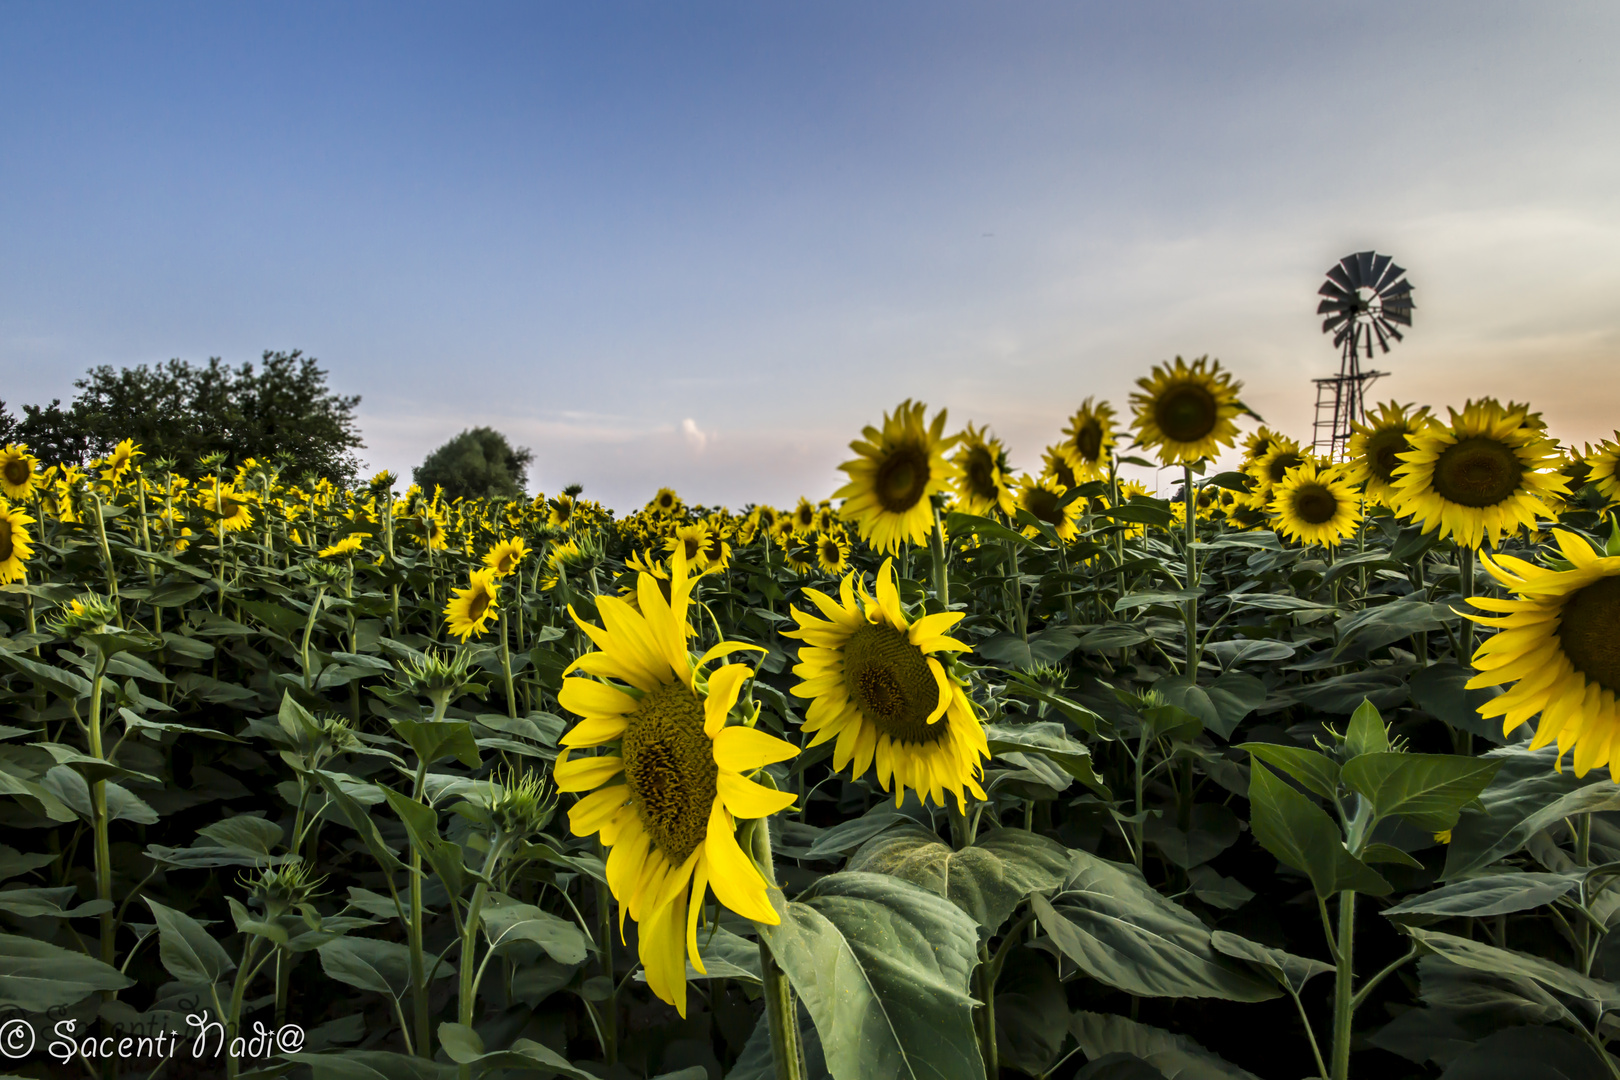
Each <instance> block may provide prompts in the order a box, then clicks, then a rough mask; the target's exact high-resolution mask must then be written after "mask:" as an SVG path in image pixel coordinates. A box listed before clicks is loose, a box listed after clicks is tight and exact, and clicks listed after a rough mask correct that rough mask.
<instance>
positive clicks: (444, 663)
mask: <svg viewBox="0 0 1620 1080" xmlns="http://www.w3.org/2000/svg"><path fill="white" fill-rule="evenodd" d="M471 664H472V653H470V652H467V651H465V650H458V651H456V652H451V653H443V652H438V651H432V652H426V653H423V654H422V659H421V660H417V661H411V660H405V661H402V662H401V663H400V664H399V672H398V674H396V675H395V676H394V682H395V683H396V684H398V686H399V688H400V689H401V690H404V691H406V692H408V693H412V694H420V695H421V696H423V697H426V698H430V699H433V700H435V701H436V700H438V698H439V696H440V695H443V696H445V697H449V696H450V695H453V694H455V693H456V692H457V691H459V690H460V689H461V688H462V687H464V686H466V685H467V684H468V683H470V682H472V680H473V675H472V672H471V670H470V667H471Z"/></svg>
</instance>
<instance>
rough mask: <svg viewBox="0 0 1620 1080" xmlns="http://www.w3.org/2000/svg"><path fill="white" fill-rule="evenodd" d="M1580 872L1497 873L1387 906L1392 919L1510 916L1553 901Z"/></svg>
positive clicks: (1578, 880) (1573, 884)
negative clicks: (1408, 917)
mask: <svg viewBox="0 0 1620 1080" xmlns="http://www.w3.org/2000/svg"><path fill="white" fill-rule="evenodd" d="M1580 880H1581V875H1580V874H1493V875H1491V876H1490V877H1480V878H1469V879H1468V880H1467V881H1459V882H1456V883H1455V884H1452V885H1446V886H1443V887H1441V888H1438V889H1435V890H1433V891H1432V892H1426V893H1419V894H1418V895H1416V896H1412V897H1409V898H1407V899H1406V900H1403V901H1401V902H1400V903H1399V904H1396V905H1395V906H1394V907H1391V908H1385V909H1384V914H1385V915H1388V916H1389V917H1390V918H1399V917H1401V916H1403V915H1427V916H1430V917H1434V918H1439V917H1448V918H1453V917H1459V916H1470V917H1473V918H1483V917H1485V916H1489V915H1506V914H1509V913H1510V912H1514V911H1529V910H1530V909H1531V908H1538V907H1541V906H1542V905H1543V904H1550V903H1552V902H1553V901H1554V900H1556V899H1558V898H1559V897H1560V896H1563V895H1564V894H1565V893H1567V892H1569V891H1570V890H1571V889H1573V888H1574V887H1575V886H1576V885H1577V884H1579V883H1580Z"/></svg>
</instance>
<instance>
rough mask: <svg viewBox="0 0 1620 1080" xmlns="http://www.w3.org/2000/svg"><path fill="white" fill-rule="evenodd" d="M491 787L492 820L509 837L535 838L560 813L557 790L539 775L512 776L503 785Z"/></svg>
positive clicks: (492, 784)
mask: <svg viewBox="0 0 1620 1080" xmlns="http://www.w3.org/2000/svg"><path fill="white" fill-rule="evenodd" d="M490 786H491V789H492V791H491V797H490V806H489V813H490V817H491V818H492V819H494V822H495V826H496V828H498V829H500V831H501V832H502V834H504V835H506V836H509V837H514V838H527V837H530V836H533V835H534V834H536V833H538V832H540V831H541V830H542V829H544V828H545V827H546V826H547V825H548V824H550V822H551V816H552V814H554V813H555V812H556V810H557V790H556V789H555V788H554V787H552V786H551V785H550V784H548V783H547V782H546V779H545V777H544V776H542V775H541V774H540V773H537V772H530V773H525V774H523V775H522V776H518V775H517V774H515V773H509V774H508V775H507V777H506V780H505V782H504V783H501V784H495V783H493V782H492V783H491V785H490Z"/></svg>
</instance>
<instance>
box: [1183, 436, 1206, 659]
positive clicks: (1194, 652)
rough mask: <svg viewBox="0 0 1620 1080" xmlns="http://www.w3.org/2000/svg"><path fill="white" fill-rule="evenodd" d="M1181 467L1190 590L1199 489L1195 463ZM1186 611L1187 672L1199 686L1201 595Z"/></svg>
mask: <svg viewBox="0 0 1620 1080" xmlns="http://www.w3.org/2000/svg"><path fill="white" fill-rule="evenodd" d="M1181 469H1182V477H1183V487H1182V489H1181V491H1182V498H1183V500H1184V501H1183V503H1182V506H1183V507H1184V508H1185V509H1186V512H1187V531H1186V545H1187V589H1188V591H1189V592H1191V591H1194V590H1196V589H1197V588H1198V550H1197V548H1196V546H1195V545H1196V544H1197V543H1198V489H1197V488H1196V487H1194V486H1193V472H1192V464H1191V463H1190V462H1183V463H1182V466H1181ZM1186 613H1187V667H1186V670H1185V672H1184V673H1185V674H1186V676H1187V681H1188V682H1189V683H1191V684H1192V685H1194V686H1196V685H1197V684H1198V661H1199V658H1200V657H1199V653H1200V652H1201V651H1202V650H1201V649H1200V648H1199V641H1198V597H1196V596H1189V597H1188V598H1187V604H1186Z"/></svg>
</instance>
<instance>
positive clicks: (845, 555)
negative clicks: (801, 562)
mask: <svg viewBox="0 0 1620 1080" xmlns="http://www.w3.org/2000/svg"><path fill="white" fill-rule="evenodd" d="M816 565H817V566H819V567H821V569H822V572H823V573H827V574H831V575H832V576H833V577H837V576H838V575H839V574H842V573H844V572H845V571H847V570H848V569H849V533H847V532H845V531H844V530H843V529H841V528H834V529H829V530H828V531H827V532H824V533H822V534H821V535H819V536H817V537H816Z"/></svg>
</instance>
